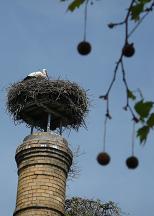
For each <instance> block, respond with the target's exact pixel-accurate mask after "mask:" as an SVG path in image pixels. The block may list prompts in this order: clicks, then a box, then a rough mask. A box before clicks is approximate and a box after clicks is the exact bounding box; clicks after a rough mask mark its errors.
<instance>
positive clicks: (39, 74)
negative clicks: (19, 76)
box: [24, 69, 48, 80]
mask: <svg viewBox="0 0 154 216" xmlns="http://www.w3.org/2000/svg"><path fill="white" fill-rule="evenodd" d="M37 77H38V78H44V79H46V78H47V79H48V71H47V69H42V71H36V72H32V73H30V74H28V76H27V77H25V78H24V80H28V79H32V78H37Z"/></svg>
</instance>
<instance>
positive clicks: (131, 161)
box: [126, 156, 139, 169]
mask: <svg viewBox="0 0 154 216" xmlns="http://www.w3.org/2000/svg"><path fill="white" fill-rule="evenodd" d="M126 165H127V167H128V168H129V169H136V168H137V167H138V165H139V161H138V159H137V157H135V156H131V157H128V158H127V159H126Z"/></svg>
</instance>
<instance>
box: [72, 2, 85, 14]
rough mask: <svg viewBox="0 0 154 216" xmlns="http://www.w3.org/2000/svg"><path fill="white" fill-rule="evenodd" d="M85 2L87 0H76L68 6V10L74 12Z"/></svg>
mask: <svg viewBox="0 0 154 216" xmlns="http://www.w3.org/2000/svg"><path fill="white" fill-rule="evenodd" d="M84 2H85V0H74V1H73V2H72V3H71V4H70V5H69V6H68V10H69V11H71V12H73V11H74V10H75V9H76V8H79V7H80V6H81V5H82V4H83V3H84Z"/></svg>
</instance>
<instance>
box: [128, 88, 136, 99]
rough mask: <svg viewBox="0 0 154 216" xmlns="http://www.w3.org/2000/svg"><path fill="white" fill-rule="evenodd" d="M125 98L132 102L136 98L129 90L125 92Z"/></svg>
mask: <svg viewBox="0 0 154 216" xmlns="http://www.w3.org/2000/svg"><path fill="white" fill-rule="evenodd" d="M127 96H128V98H130V99H132V100H135V99H136V96H135V95H134V94H133V92H132V91H131V90H130V89H128V90H127Z"/></svg>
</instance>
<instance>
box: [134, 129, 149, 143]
mask: <svg viewBox="0 0 154 216" xmlns="http://www.w3.org/2000/svg"><path fill="white" fill-rule="evenodd" d="M149 129H150V128H149V127H148V126H147V125H146V126H143V127H142V128H139V129H138V131H137V136H138V137H139V139H140V143H144V144H145V142H146V140H147V137H148V134H149Z"/></svg>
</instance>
